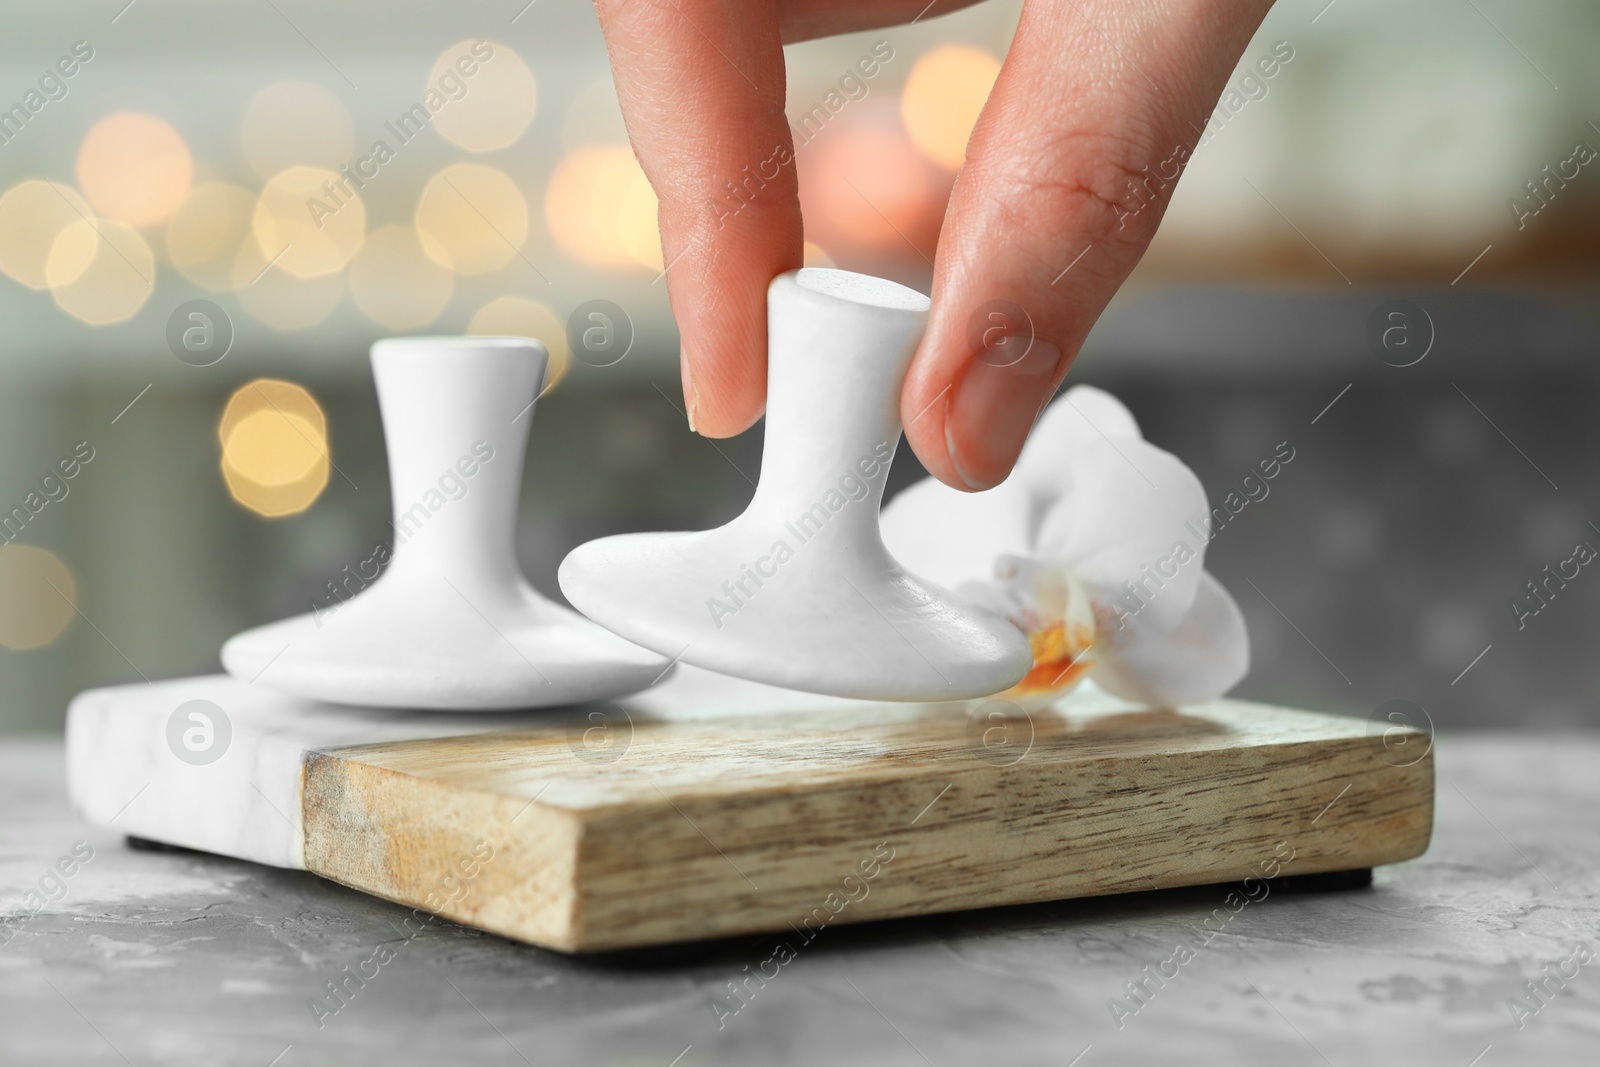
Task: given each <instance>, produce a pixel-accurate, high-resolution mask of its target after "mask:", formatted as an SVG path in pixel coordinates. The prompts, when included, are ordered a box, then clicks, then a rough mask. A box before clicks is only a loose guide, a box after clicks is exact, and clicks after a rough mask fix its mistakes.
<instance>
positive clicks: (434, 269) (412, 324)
mask: <svg viewBox="0 0 1600 1067" xmlns="http://www.w3.org/2000/svg"><path fill="white" fill-rule="evenodd" d="M454 289H455V276H454V275H453V274H451V273H450V271H449V270H448V269H447V268H445V267H442V266H440V265H439V264H438V263H435V262H434V261H433V260H432V259H430V258H429V257H428V254H427V253H426V252H425V251H423V248H422V242H421V240H420V239H418V237H417V232H416V231H415V230H413V229H412V228H411V227H409V226H393V225H390V226H383V227H381V228H379V229H377V230H374V231H373V232H372V233H370V234H368V235H367V240H366V243H365V244H363V245H362V246H361V251H360V252H358V253H356V258H355V259H354V260H352V261H351V263H350V296H351V297H352V298H353V299H354V300H355V302H356V307H358V308H360V309H361V313H362V314H363V315H365V316H367V318H369V319H371V320H372V321H373V322H376V323H377V324H378V325H380V326H387V327H388V328H389V329H391V330H414V329H416V328H417V327H419V326H426V325H427V324H428V323H430V322H432V321H433V320H434V319H436V318H438V317H439V313H440V312H441V311H443V310H444V308H445V305H446V304H448V303H449V302H450V294H451V293H452V292H453V291H454Z"/></svg>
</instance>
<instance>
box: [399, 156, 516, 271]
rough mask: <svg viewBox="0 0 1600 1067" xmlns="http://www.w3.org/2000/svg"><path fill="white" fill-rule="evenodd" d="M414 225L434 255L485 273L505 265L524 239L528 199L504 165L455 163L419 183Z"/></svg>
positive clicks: (443, 262)
mask: <svg viewBox="0 0 1600 1067" xmlns="http://www.w3.org/2000/svg"><path fill="white" fill-rule="evenodd" d="M416 225H417V235H418V236H419V237H420V238H421V240H422V247H423V248H424V249H425V250H426V251H427V253H428V255H429V257H431V258H432V259H433V260H435V261H436V262H438V263H439V264H441V265H442V266H445V267H449V268H450V269H451V270H453V271H455V272H456V273H458V274H484V273H486V272H488V271H491V270H495V269H497V268H499V267H503V266H505V265H506V264H507V263H508V262H510V261H511V258H512V257H513V256H515V255H516V254H517V250H518V249H520V248H521V247H522V244H523V242H524V241H526V240H527V239H528V202H527V201H526V200H524V199H523V197H522V193H521V191H520V190H518V189H517V186H516V183H515V182H513V181H512V180H511V179H510V178H508V177H507V176H506V175H505V173H504V172H503V171H499V170H496V169H495V168H494V167H486V166H484V165H483V164H481V163H454V164H451V165H450V166H448V167H446V168H445V169H444V170H442V171H440V172H439V173H438V174H435V175H434V176H433V177H432V178H431V179H429V181H428V184H427V186H425V187H424V188H423V190H422V198H421V199H420V200H419V201H418V202H417V215H416Z"/></svg>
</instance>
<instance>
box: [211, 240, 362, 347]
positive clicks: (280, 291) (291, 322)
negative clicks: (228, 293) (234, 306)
mask: <svg viewBox="0 0 1600 1067" xmlns="http://www.w3.org/2000/svg"><path fill="white" fill-rule="evenodd" d="M279 265H281V263H280V264H279ZM232 285H233V288H234V289H236V290H238V292H239V303H240V304H242V305H244V309H245V311H246V312H248V313H249V314H250V316H251V317H252V318H254V319H256V320H257V321H259V322H264V323H266V324H267V325H268V326H271V327H272V328H273V329H275V330H304V329H308V328H309V327H312V326H315V325H317V324H318V323H320V322H322V321H323V320H324V319H326V318H327V317H328V316H329V315H330V314H332V312H333V309H334V308H336V307H338V306H339V301H340V299H341V298H342V297H343V296H344V275H343V274H324V275H323V276H321V277H320V278H297V277H295V276H294V275H293V274H290V273H288V272H287V271H282V270H279V269H278V266H269V265H268V261H267V257H266V256H263V255H262V254H261V249H260V248H259V247H257V245H256V243H255V242H254V241H246V242H245V243H244V245H243V246H241V247H240V249H239V252H238V255H237V256H236V257H235V259H234V261H233V278H232Z"/></svg>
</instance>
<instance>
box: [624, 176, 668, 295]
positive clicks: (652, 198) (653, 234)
mask: <svg viewBox="0 0 1600 1067" xmlns="http://www.w3.org/2000/svg"><path fill="white" fill-rule="evenodd" d="M635 170H638V168H637V167H636V168H635ZM659 208H660V203H659V202H658V201H657V200H656V191H655V190H654V189H652V188H651V187H650V182H649V181H648V180H647V179H646V178H645V176H644V172H643V171H638V177H637V178H636V179H635V180H634V181H632V182H630V183H629V184H628V191H627V192H625V193H624V194H623V195H622V202H621V203H619V204H618V205H617V231H618V232H619V233H621V234H622V245H623V247H624V248H626V249H627V250H628V255H630V256H632V257H633V261H634V262H635V263H637V264H639V265H640V266H641V267H649V268H650V269H651V270H654V271H659V270H661V269H662V268H663V267H664V266H665V265H666V263H665V260H664V259H663V257H662V253H661V229H660V222H659V221H658V209H659Z"/></svg>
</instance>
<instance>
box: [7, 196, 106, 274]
mask: <svg viewBox="0 0 1600 1067" xmlns="http://www.w3.org/2000/svg"><path fill="white" fill-rule="evenodd" d="M93 217H94V212H92V211H91V210H89V204H88V202H87V201H86V200H84V199H83V197H81V196H79V195H78V191H77V190H76V189H74V188H72V187H71V186H69V185H62V184H60V183H59V182H50V181H45V180H43V179H41V178H30V179H28V180H27V181H25V182H19V183H17V184H16V185H14V186H12V187H11V188H10V189H7V190H6V192H5V195H4V196H0V271H4V272H5V273H6V274H7V275H9V276H10V277H11V278H13V279H14V280H16V281H19V282H21V283H22V284H23V285H26V286H27V287H28V288H29V289H46V288H49V286H50V278H49V277H48V276H47V275H46V273H45V270H46V267H48V266H49V262H50V251H51V249H53V248H54V247H55V244H56V238H58V237H60V236H61V233H62V231H63V230H65V229H66V228H67V227H68V226H71V225H73V224H74V223H81V222H83V221H84V220H86V219H91V218H93ZM82 265H83V267H84V269H88V264H87V263H84V264H82ZM58 266H59V265H58ZM72 280H73V279H71V278H61V277H60V275H59V274H58V275H57V281H58V284H61V283H64V282H69V281H72Z"/></svg>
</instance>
